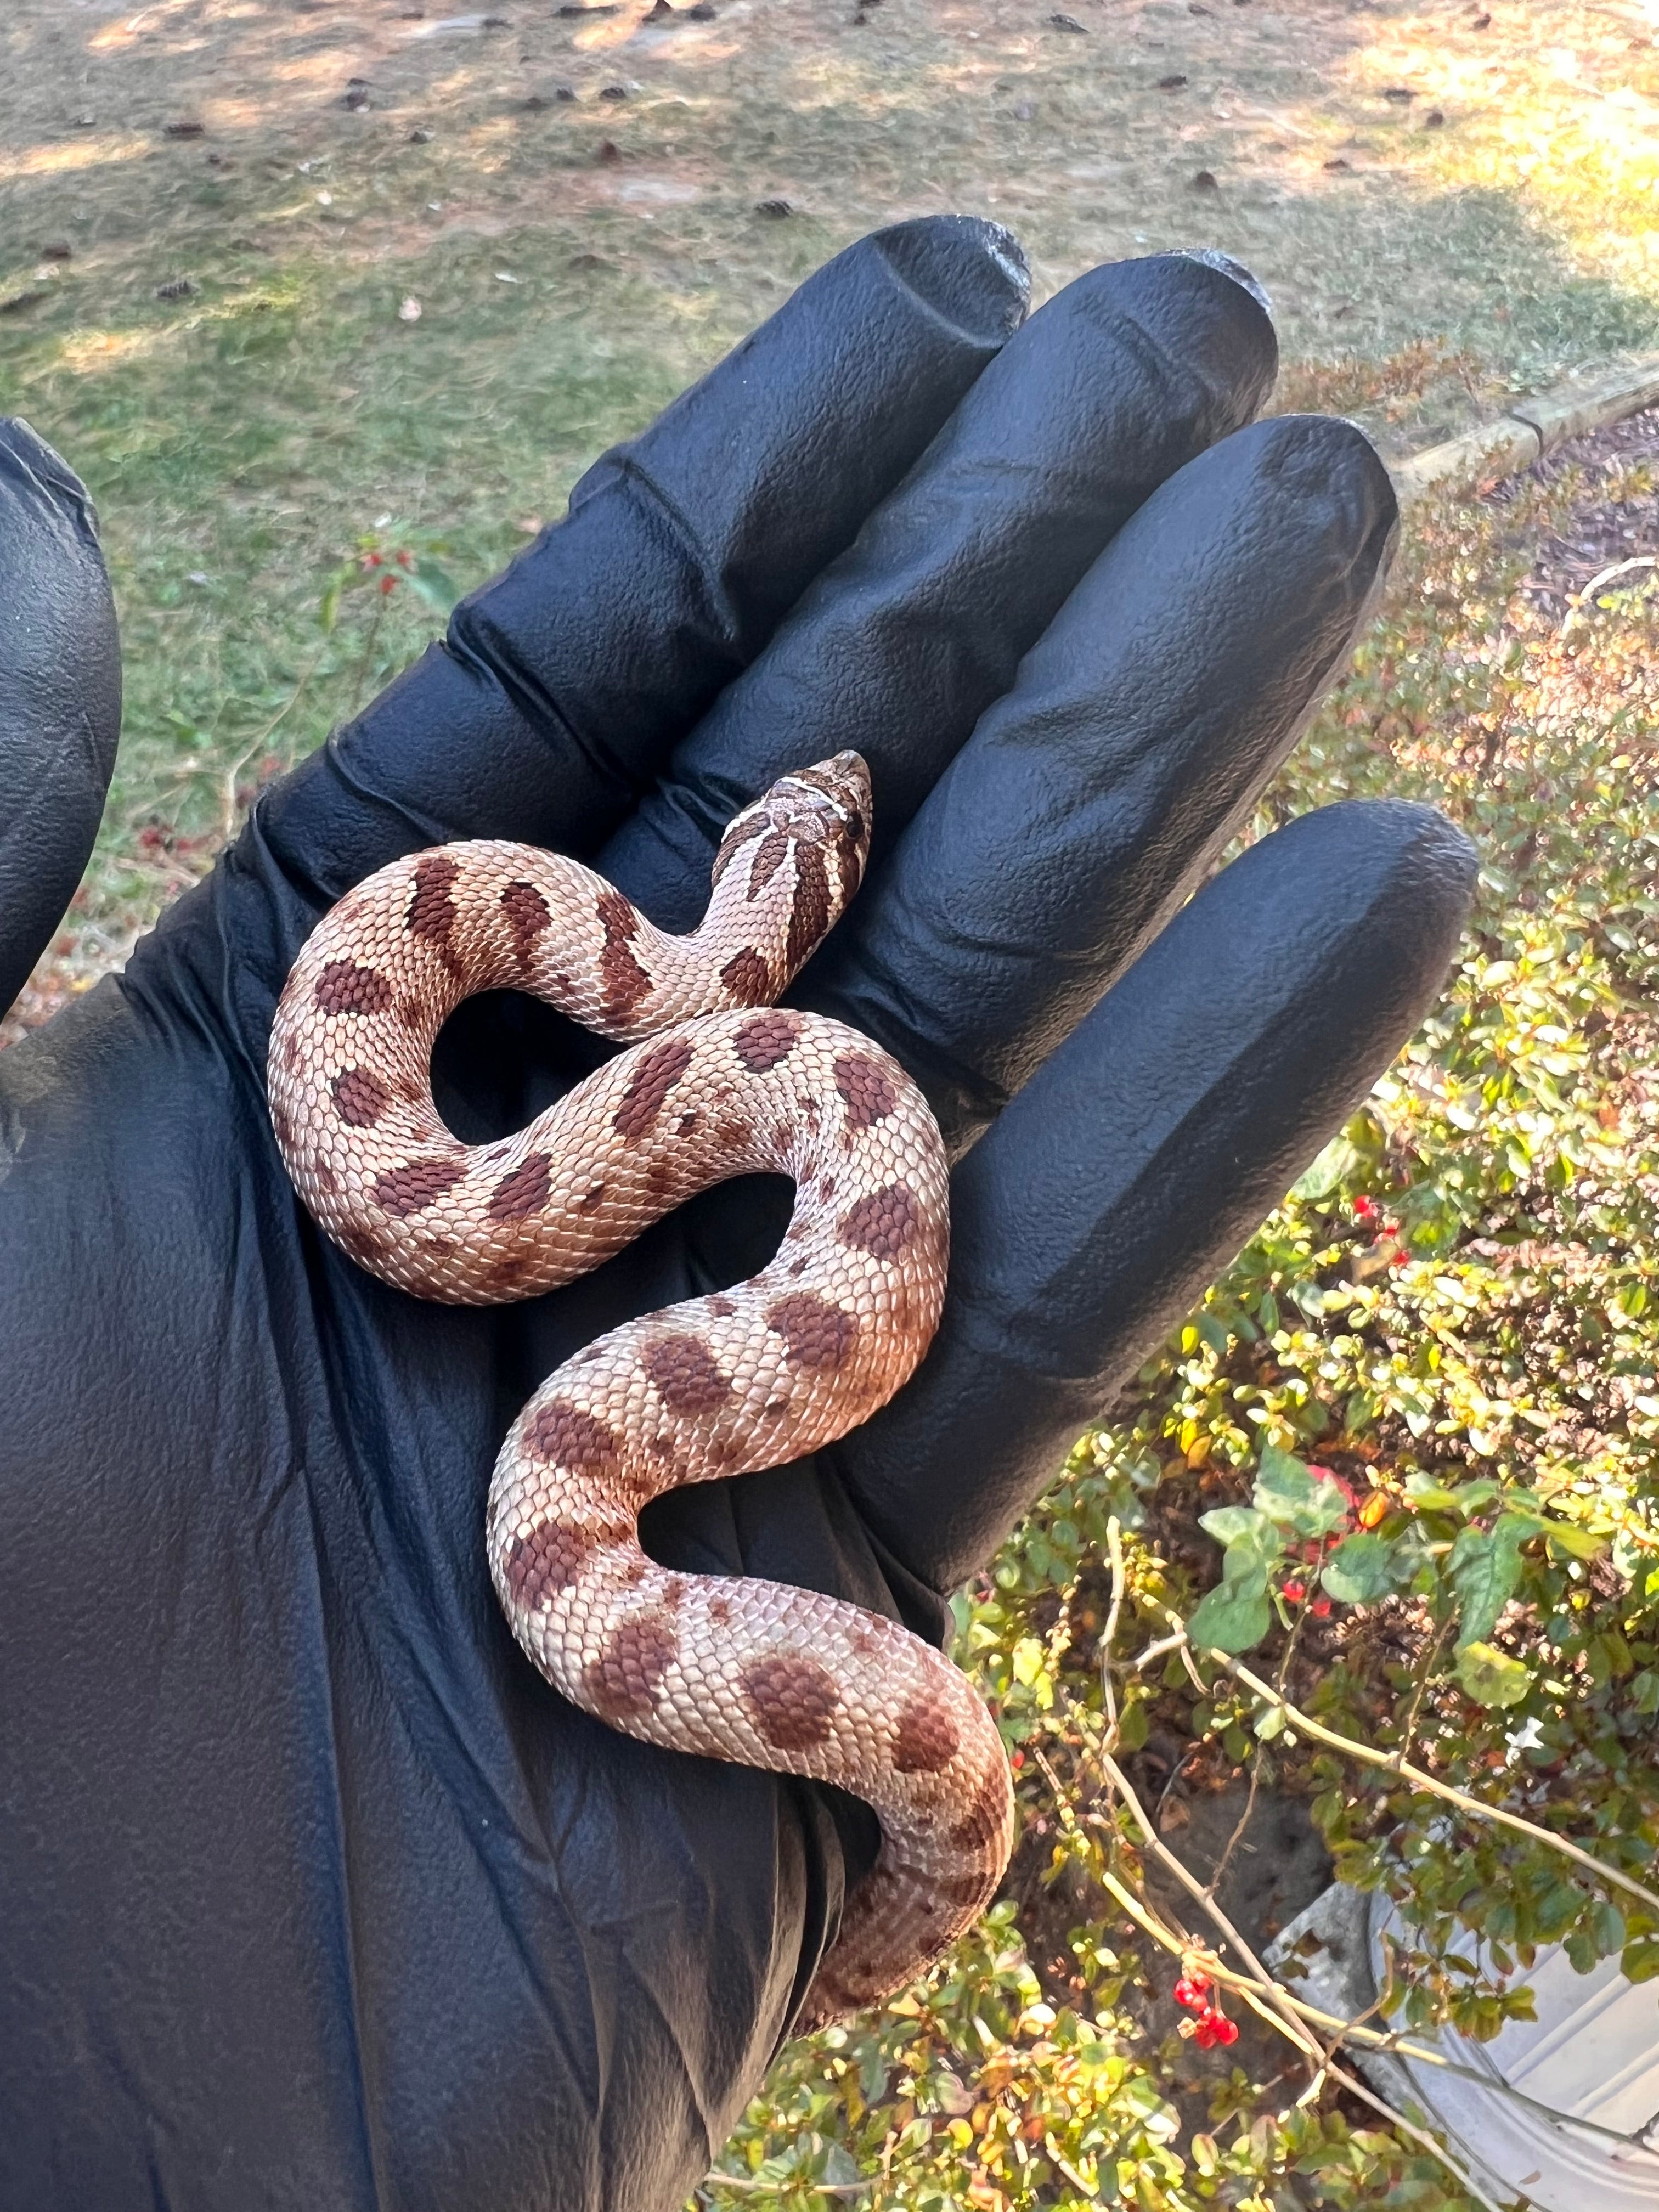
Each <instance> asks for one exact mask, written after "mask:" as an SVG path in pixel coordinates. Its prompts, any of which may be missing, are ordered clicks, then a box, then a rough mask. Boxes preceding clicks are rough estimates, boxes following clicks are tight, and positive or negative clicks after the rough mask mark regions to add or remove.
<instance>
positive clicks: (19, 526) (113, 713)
mask: <svg viewBox="0 0 1659 2212" xmlns="http://www.w3.org/2000/svg"><path fill="white" fill-rule="evenodd" d="M0 608H3V610H4V611H3V613H0V1014H3V1013H4V1012H5V1011H6V1009H7V1008H8V1007H9V1006H10V1005H11V1003H12V1001H13V1000H14V999H15V997H16V996H17V994H18V993H19V991H21V989H22V987H23V985H24V983H25V982H26V981H27V979H28V975H29V971H30V969H32V968H33V965H34V963H35V962H36V961H37V960H38V959H39V958H40V955H41V953H42V952H44V951H45V950H46V946H47V945H49V944H50V943H51V941H52V932H53V931H54V930H55V929H56V928H57V927H58V923H59V922H60V921H62V920H63V918H64V908H65V907H67V906H68V904H69V902H70V899H71V898H72V897H73V896H74V895H75V887H76V884H78V883H79V881H80V879H81V874H82V870H83V869H84V868H85V866H86V865H87V860H88V857H89V855H90V854H91V852H92V842H93V839H94V836H96V835H97V832H98V823H99V817H100V816H101V814H102V813H103V811H104V794H105V793H106V791H107V790H108V788H109V780H110V776H111V774H112V771H113V769H114V767H115V745H116V739H117V738H118V735H119V732H120V727H121V649H120V641H119V639H118V636H117V635H116V629H115V605H114V601H113V599H112V598H111V595H110V587H109V577H108V574H106V570H105V568H104V558H103V555H102V554H101V553H100V551H99V550H98V526H97V520H96V518H95V516H94V513H93V510H92V501H90V499H88V496H87V490H86V487H85V485H84V484H82V482H81V481H80V479H79V477H76V476H75V475H74V474H73V473H72V472H71V471H70V470H69V469H68V468H67V467H66V466H65V465H64V463H63V462H62V461H61V460H60V459H58V455H57V454H56V453H53V452H52V448H51V447H50V446H48V445H46V444H44V443H43V442H42V441H41V440H40V439H39V438H37V437H36V436H35V435H34V433H33V430H31V429H30V428H29V427H28V425H27V423H26V422H14V421H9V420H0Z"/></svg>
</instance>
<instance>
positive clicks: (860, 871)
mask: <svg viewBox="0 0 1659 2212" xmlns="http://www.w3.org/2000/svg"><path fill="white" fill-rule="evenodd" d="M866 835H867V831H866V825H865V820H864V817H863V816H862V815H861V814H860V812H859V811H858V809H857V808H856V807H854V810H853V811H852V813H851V814H849V815H848V817H847V823H846V826H845V827H844V828H843V829H842V830H841V831H840V832H839V833H838V834H837V836H836V865H837V866H838V867H839V868H840V870H841V902H842V905H843V906H844V907H845V906H850V905H851V904H852V902H853V899H854V896H855V894H856V893H857V890H858V887H859V885H860V884H861V883H862V882H863V880H864V841H865V837H866Z"/></svg>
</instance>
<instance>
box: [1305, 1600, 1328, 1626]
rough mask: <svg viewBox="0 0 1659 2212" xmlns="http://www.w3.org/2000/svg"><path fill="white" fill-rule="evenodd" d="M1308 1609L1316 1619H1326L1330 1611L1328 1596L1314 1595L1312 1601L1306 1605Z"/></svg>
mask: <svg viewBox="0 0 1659 2212" xmlns="http://www.w3.org/2000/svg"><path fill="white" fill-rule="evenodd" d="M1308 1610H1309V1612H1310V1613H1312V1615H1313V1617H1314V1619H1315V1620H1329V1618H1330V1613H1331V1601H1330V1600H1329V1598H1328V1597H1316V1599H1315V1600H1314V1601H1313V1603H1312V1604H1311V1605H1310V1607H1308Z"/></svg>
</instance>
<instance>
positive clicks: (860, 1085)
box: [833, 1052, 898, 1129]
mask: <svg viewBox="0 0 1659 2212" xmlns="http://www.w3.org/2000/svg"><path fill="white" fill-rule="evenodd" d="M833 1073H834V1075H835V1079H836V1090H837V1091H840V1093H841V1096H842V1103H843V1104H844V1105H845V1106H846V1109H847V1126H848V1128H849V1129H868V1128H872V1127H874V1125H875V1124H876V1123H877V1122H878V1121H884V1120H885V1119H886V1117H887V1115H890V1113H891V1112H892V1110H893V1109H894V1107H895V1106H896V1105H897V1104H898V1085H896V1083H895V1082H894V1080H893V1079H892V1077H891V1076H890V1074H889V1073H887V1070H886V1069H885V1068H884V1066H882V1064H881V1062H880V1061H879V1060H872V1059H871V1058H870V1056H869V1054H867V1053H862V1052H842V1053H837V1054H836V1063H835V1067H834V1070H833Z"/></svg>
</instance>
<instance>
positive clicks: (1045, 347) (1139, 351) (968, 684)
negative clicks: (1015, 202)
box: [596, 253, 1278, 929]
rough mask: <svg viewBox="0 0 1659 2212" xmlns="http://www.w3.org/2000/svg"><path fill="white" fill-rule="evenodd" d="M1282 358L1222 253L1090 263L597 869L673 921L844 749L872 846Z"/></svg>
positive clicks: (796, 614)
mask: <svg viewBox="0 0 1659 2212" xmlns="http://www.w3.org/2000/svg"><path fill="white" fill-rule="evenodd" d="M1277 359H1278V349H1277V345H1276V343H1275V341H1274V337H1273V325H1272V323H1271V322H1270V320H1269V319H1268V317H1267V311H1266V307H1265V304H1264V303H1263V301H1261V295H1260V294H1259V293H1257V292H1256V290H1255V286H1254V283H1253V282H1252V280H1251V279H1250V278H1249V276H1247V274H1246V273H1245V272H1244V271H1243V270H1240V269H1238V268H1237V265H1236V264H1231V263H1225V262H1222V261H1221V260H1220V258H1219V257H1216V258H1215V260H1213V261H1206V260H1203V259H1200V258H1195V257H1194V256H1192V255H1188V254H1173V253H1169V254H1159V255H1157V256H1155V257H1153V258H1149V259H1146V260H1141V261H1127V262H1119V263H1117V264H1114V265H1111V266H1109V267H1106V268H1102V269H1095V270H1091V271H1090V272H1089V273H1088V274H1087V275H1086V276H1081V277H1079V279H1078V281H1077V282H1076V283H1074V284H1072V285H1070V286H1068V287H1067V289H1066V290H1065V291H1063V292H1061V293H1060V294H1059V295H1058V296H1057V297H1055V298H1054V299H1053V300H1051V301H1049V302H1048V305H1047V306H1046V307H1043V308H1042V310H1041V311H1040V312H1039V313H1037V314H1036V315H1034V316H1033V317H1032V318H1031V319H1030V323H1029V324H1027V325H1026V326H1025V328H1024V330H1022V331H1020V332H1019V333H1018V336H1017V337H1013V338H1012V339H1011V340H1010V342H1009V343H1008V344H1007V345H1006V346H1005V347H1004V349H1003V350H1002V352H1001V353H1000V355H999V356H998V357H997V359H996V360H995V361H994V362H993V363H992V364H991V366H990V367H989V368H987V370H986V371H985V373H984V374H983V375H982V376H981V377H980V378H979V380H977V382H976V383H975V385H974V386H973V388H972V389H971V390H970V391H969V392H968V394H967V395H966V397H965V398H963V401H962V402H961V404H960V405H959V406H958V407H957V410H956V412H955V413H954V414H953V415H952V416H951V420H950V422H948V423H947V424H946V425H945V428H944V429H942V430H941V431H940V433H939V436H938V437H937V438H936V439H935V440H934V441H933V445H932V447H930V448H929V450H928V452H927V454H926V455H925V456H924V457H923V459H921V461H920V462H919V463H918V464H917V465H916V467H915V469H914V470H913V471H912V472H911V474H910V475H909V477H908V478H907V479H906V481H905V482H904V483H903V484H902V485H901V486H900V488H899V489H898V490H896V492H894V493H893V494H892V495H891V496H890V498H889V499H887V500H886V501H884V503H883V504H882V505H881V506H880V507H878V508H877V509H876V510H875V512H874V513H872V515H871V517H870V519H869V520H868V521H867V522H866V524H865V526H864V528H863V529H862V531H860V533H859V536H858V538H857V539H856V541H855V542H854V544H852V545H851V546H849V547H848V550H847V551H846V552H845V553H843V554H842V556H841V557H840V559H839V560H837V561H836V562H834V563H833V565H832V566H831V567H830V568H828V569H827V570H826V571H825V572H824V574H823V575H821V576H820V577H819V578H818V580H817V582H816V583H815V584H814V585H813V586H812V587H811V590H809V591H808V592H807V593H806V595H805V598H804V599H802V600H801V601H800V602H799V605H797V606H796V607H795V608H794V609H793V612H792V613H791V614H790V615H789V617H787V620H786V621H785V622H784V623H782V624H781V627H780V629H779V630H778V633H777V635H775V637H774V638H773V640H772V641H771V644H770V645H769V647H768V648H767V649H766V651H765V652H764V653H762V654H761V656H760V658H759V659H757V661H755V663H754V664H753V665H752V666H750V668H748V669H747V670H746V671H744V674H743V675H741V676H740V677H738V679H737V680H736V681H735V682H734V683H732V684H730V685H728V687H727V688H726V690H725V691H724V692H723V693H722V694H721V696H720V699H719V701H718V702H717V703H716V704H715V705H714V707H713V708H711V709H710V711H709V712H708V714H707V715H706V716H705V717H704V719H703V720H702V722H701V723H699V724H698V726H696V729H695V730H694V731H692V732H691V734H690V736H689V737H687V738H686V739H685V740H684V743H683V744H680V745H679V746H678V749H677V750H676V751H675V753H674V756H673V759H672V762H671V766H670V767H669V769H668V771H667V773H666V774H665V776H664V778H663V781H662V782H661V784H660V786H659V787H658V788H657V789H656V790H654V791H653V792H652V793H649V794H647V797H646V799H644V801H643V802H642V804H641V807H640V810H639V811H638V812H637V813H636V814H634V815H632V816H630V817H629V818H628V819H627V820H625V821H624V822H623V824H622V826H621V828H620V829H619V830H618V831H617V835H616V836H614V837H612V838H611V841H610V842H609V844H608V845H607V846H606V847H605V849H604V852H603V854H601V856H600V858H599V860H598V862H597V863H596V865H597V866H599V868H600V870H601V872H603V873H604V874H605V875H607V876H609V877H610V878H611V880H612V881H613V882H615V883H617V884H621V885H622V887H623V889H624V890H626V891H627V892H628V893H629V896H630V897H632V898H635V899H636V900H637V901H638V902H639V903H640V904H641V906H643V907H644V908H645V909H646V910H647V912H648V913H649V914H650V915H652V918H653V920H654V921H657V922H658V923H659V924H660V925H661V926H662V927H665V928H670V929H689V928H690V927H692V926H693V925H694V923H695V922H696V918H697V916H698V915H700V914H701V913H702V908H703V906H704V904H705V903H706V902H707V899H708V871H709V866H710V863H711V860H712V859H713V856H714V850H715V848H716V847H717V846H718V844H719V842H720V837H721V836H722V835H723V834H724V831H725V829H726V823H728V822H729V821H730V820H731V818H732V816H733V815H734V814H736V813H737V812H738V810H739V809H740V808H741V807H743V806H745V805H747V804H748V803H749V801H750V799H752V798H754V797H755V796H756V795H757V793H759V792H761V791H763V790H764V789H765V788H766V787H767V786H768V785H769V783H771V782H772V781H774V780H775V778H776V777H777V776H779V775H781V774H783V773H784V771H785V770H786V769H791V768H800V767H804V766H805V765H806V764H807V763H810V762H812V761H815V760H822V759H824V758H827V757H828V756H829V755H830V754H831V753H835V752H837V751H839V750H841V749H842V747H843V746H845V745H854V746H856V747H857V749H858V750H859V751H860V752H861V753H862V754H863V755H864V757H865V758H866V761H868V763H869V764H870V769H871V773H872V779H873V783H874V790H875V844H874V850H875V852H876V854H877V855H879V854H881V853H882V852H883V851H884V850H885V849H886V848H890V846H891V845H892V844H893V843H894V842H895V841H896V838H897V836H898V835H899V833H900V831H901V830H902V829H903V827H904V824H905V823H907V822H908V820H909V818H910V817H911V816H912V815H913V814H914V813H915V810H916V808H917V807H918V806H919V805H921V803H922V801H923V799H925V797H926V795H927V792H928V791H929V789H930V788H931V787H932V786H933V783H934V782H935V781H937V779H938V778H939V775H941V774H942V773H943V772H944V770H945V768H946V766H947V765H948V763H950V761H951V757H952V756H953V754H955V752H956V751H957V748H958V747H959V746H960V745H961V744H963V741H964V740H965V739H966V738H967V737H968V735H969V732H970V731H971V730H972V729H973V726H974V724H975V720H977V719H978V717H979V716H980V714H981V713H982V712H983V711H984V709H985V708H987V707H988V706H989V705H990V704H991V702H992V701H994V699H996V698H997V697H998V696H999V695H1000V694H1001V693H1002V692H1004V691H1006V690H1007V688H1008V686H1009V685H1010V684H1012V682H1013V680H1014V673H1015V671H1016V669H1017V668H1018V665H1019V661H1020V657H1021V655H1022V654H1023V653H1025V652H1026V651H1027V649H1028V648H1029V647H1030V646H1031V645H1032V643H1033V642H1034V641H1036V639H1037V638H1038V637H1040V636H1041V635H1042V631H1043V629H1044V626H1045V624H1046V623H1048V620H1049V618H1050V617H1052V616H1053V614H1054V611H1055V610H1056V609H1057V608H1058V607H1059V606H1060V604H1061V602H1062V601H1063V600H1064V599H1065V598H1066V594H1067V592H1070V591H1071V589H1072V587H1073V585H1074V584H1076V582H1077V581H1078V579H1079V577H1080V576H1081V575H1083V574H1084V573H1085V570H1086V569H1087V568H1088V567H1089V565H1090V563H1091V562H1092V561H1093V560H1094V559H1095V558H1096V556H1097V555H1098V554H1099V552H1100V551H1101V549H1102V548H1103V546H1105V545H1106V544H1109V542H1110V540H1111V538H1113V536H1114V534H1115V532H1117V531H1118V530H1119V529H1120V527H1121V526H1122V524H1123V523H1124V521H1125V520H1126V519H1127V517H1128V516H1129V515H1131V514H1132V513H1133V512H1134V511H1135V509H1136V508H1137V507H1139V505H1140V504H1141V502H1142V501H1144V500H1145V499H1146V496H1147V495H1148V493H1150V492H1151V491H1152V490H1153V489H1154V488H1155V487H1156V486H1157V485H1158V484H1160V483H1163V482H1164V479H1165V478H1166V477H1170V476H1171V475H1172V474H1173V473H1174V472H1175V471H1176V470H1177V469H1179V468H1180V467H1181V466H1182V464H1183V463H1184V462H1187V461H1188V460H1190V459H1192V457H1193V455H1194V454H1195V453H1201V452H1202V451H1203V450H1204V448H1205V447H1207V446H1210V445H1212V444H1213V443H1214V442H1215V441H1216V440H1217V439H1218V438H1225V436H1226V435H1228V433H1229V432H1231V431H1232V430H1235V429H1237V428H1238V427H1239V425H1240V424H1241V423H1243V422H1249V420H1250V418H1251V417H1252V416H1254V415H1255V411H1256V410H1257V408H1258V407H1259V406H1260V405H1261V402H1262V401H1263V399H1264V398H1266V397H1267V392H1268V391H1269V390H1270V388H1271V386H1272V384H1273V374H1274V370H1275V368H1276V365H1277Z"/></svg>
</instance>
